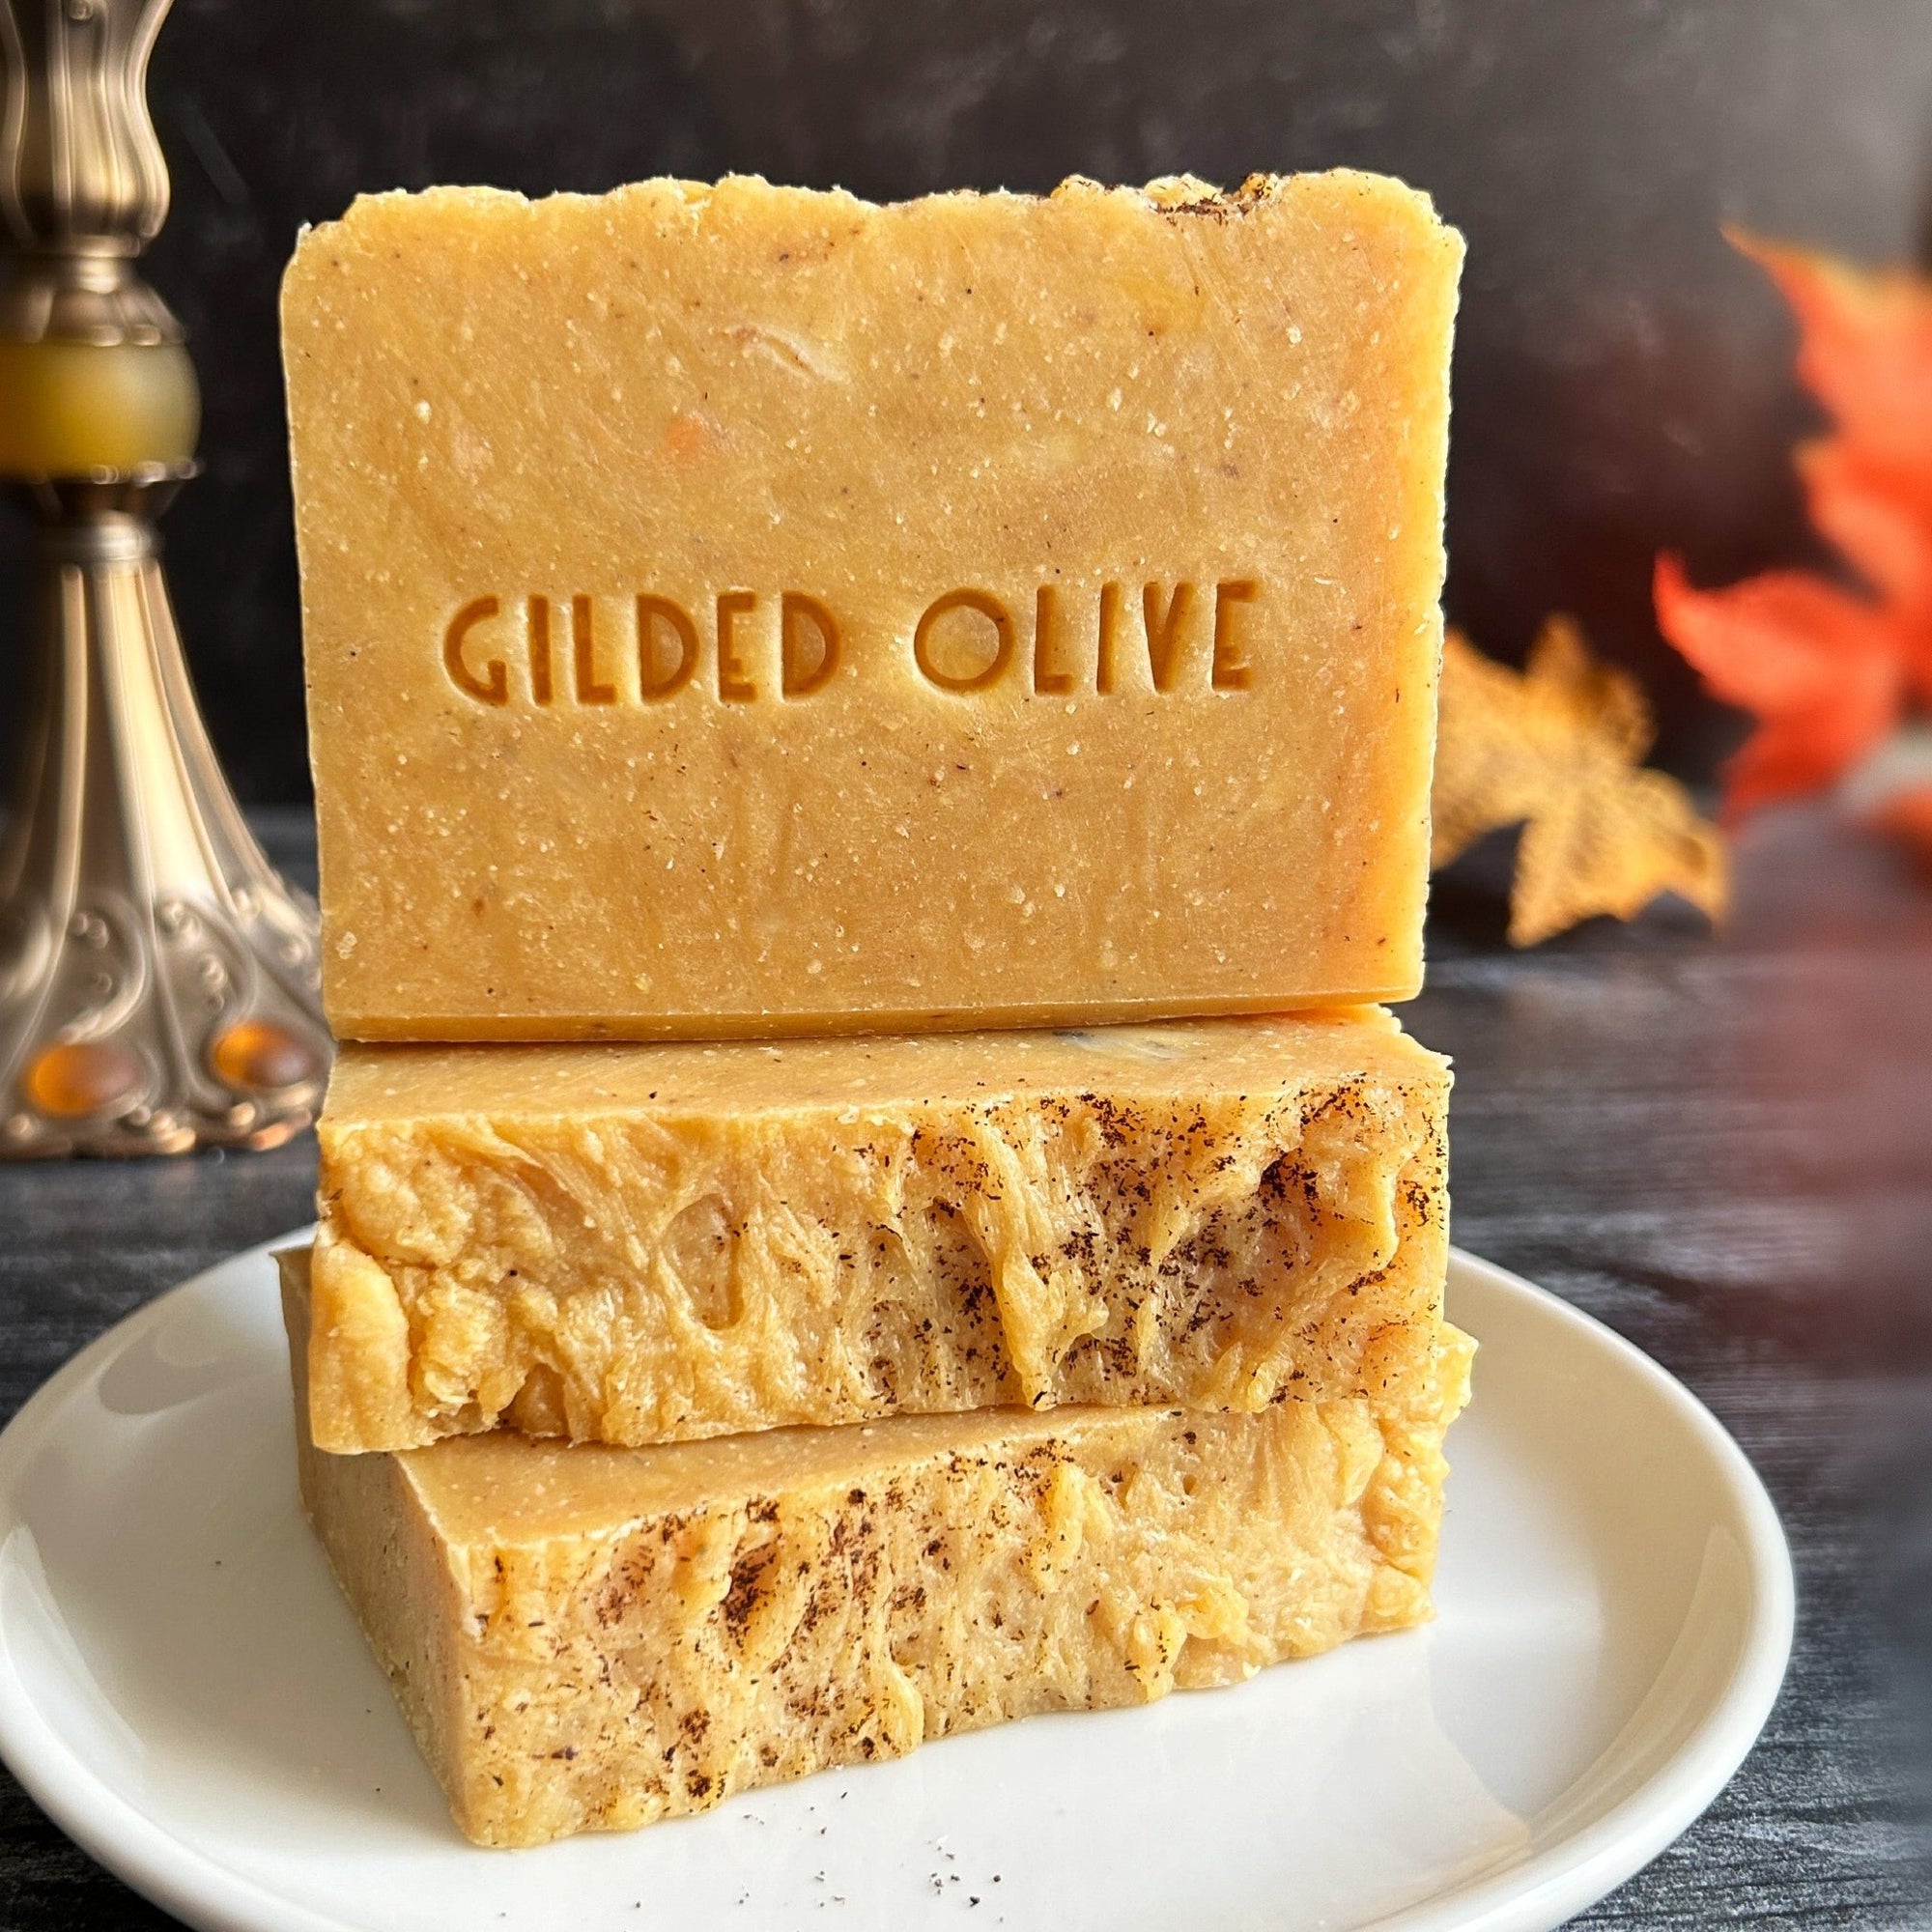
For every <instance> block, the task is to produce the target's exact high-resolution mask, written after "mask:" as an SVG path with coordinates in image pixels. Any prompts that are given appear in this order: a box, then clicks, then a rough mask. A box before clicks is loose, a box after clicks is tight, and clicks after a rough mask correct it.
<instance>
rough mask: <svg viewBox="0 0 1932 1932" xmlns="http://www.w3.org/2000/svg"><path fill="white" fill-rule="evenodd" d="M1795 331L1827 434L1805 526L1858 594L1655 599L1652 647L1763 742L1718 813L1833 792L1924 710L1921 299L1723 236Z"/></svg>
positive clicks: (1930, 510) (1930, 642)
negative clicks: (1911, 713) (1750, 725)
mask: <svg viewBox="0 0 1932 1932" xmlns="http://www.w3.org/2000/svg"><path fill="white" fill-rule="evenodd" d="M1730 240H1731V241H1732V242H1733V243H1734V244H1735V245H1736V246H1737V247H1738V248H1739V249H1740V250H1742V251H1743V252H1744V253H1745V254H1746V255H1747V256H1749V257H1750V259H1751V260H1752V261H1754V262H1756V263H1757V264H1758V265H1759V266H1760V267H1761V268H1763V269H1764V270H1766V271H1767V272H1768V273H1769V274H1770V275H1771V276H1772V278H1773V279H1774V280H1775V281H1776V283H1777V285H1778V288H1779V289H1780V290H1781V291H1782V292H1783V295H1784V297H1785V299H1786V300H1787V301H1788V302H1789V303H1790V305H1791V309H1792V312H1793V314H1794V315H1795V316H1796V317H1797V319H1798V325H1799V331H1800V342H1799V351H1798V374H1799V377H1800V379H1801V380H1802V381H1803V382H1804V384H1805V386H1806V387H1807V388H1808V389H1810V391H1811V392H1812V394H1813V395H1814V396H1816V397H1817V399H1818V401H1819V402H1820V403H1822V404H1823V405H1824V407H1825V410H1826V411H1827V412H1828V413H1829V415H1830V416H1831V418H1832V433H1831V434H1830V435H1828V436H1825V437H1822V438H1820V439H1818V440H1815V441H1813V442H1811V443H1808V444H1807V445H1805V446H1804V448H1802V449H1801V450H1800V451H1799V452H1798V466H1799V471H1800V474H1801V476H1802V477H1803V479H1804V487H1805V497H1806V503H1807V506H1808V508H1809V512H1810V517H1811V522H1812V524H1813V525H1814V526H1815V527H1816V528H1817V530H1818V531H1819V533H1820V534H1821V535H1822V536H1824V537H1825V538H1827V539H1828V540H1829V541H1830V542H1831V543H1832V544H1833V546H1834V547H1835V548H1836V549H1837V550H1838V551H1839V552H1840V554H1842V555H1843V556H1844V558H1845V560H1846V561H1847V563H1849V564H1850V565H1851V566H1852V568H1853V570H1854V571H1855V572H1856V573H1857V575H1858V576H1859V578H1860V579H1861V581H1862V584H1863V586H1865V587H1864V588H1863V589H1850V588H1847V587H1845V586H1843V585H1840V584H1836V583H1833V582H1830V581H1828V580H1827V579H1825V578H1822V577H1818V576H1814V575H1812V574H1810V573H1808V572H1804V571H1773V572H1770V573H1767V574H1766V575H1764V576H1761V577H1754V578H1750V579H1747V581H1746V582H1742V583H1735V584H1731V585H1729V586H1727V587H1725V588H1722V589H1716V590H1696V589H1693V588H1692V587H1691V586H1690V583H1689V582H1688V581H1687V580H1686V578H1685V575H1684V572H1683V569H1682V566H1681V565H1680V564H1679V562H1678V561H1677V559H1676V558H1674V557H1670V556H1664V557H1660V558H1659V559H1658V564H1657V573H1656V579H1655V584H1654V590H1655V596H1656V605H1657V619H1658V624H1659V626H1660V627H1661V629H1662V632H1663V635H1664V636H1665V637H1666V638H1668V639H1669V640H1670V641H1671V643H1673V644H1674V645H1675V646H1676V647H1677V649H1678V650H1679V651H1681V652H1682V653H1683V654H1684V656H1685V657H1686V658H1688V659H1689V660H1690V663H1691V664H1692V665H1694V666H1695V667H1696V668H1697V669H1698V670H1699V671H1700V672H1701V673H1702V674H1703V678H1704V682H1705V684H1706V686H1707V687H1708V688H1709V690H1710V691H1711V692H1712V694H1713V695H1714V696H1718V697H1720V698H1723V699H1724V700H1725V701H1726V702H1728V703H1732V704H1736V705H1739V706H1741V707H1742V708H1743V709H1745V710H1747V711H1749V712H1750V713H1752V714H1753V716H1755V718H1756V719H1757V721H1758V728H1757V729H1756V730H1755V731H1754V732H1753V733H1752V734H1751V736H1750V737H1749V738H1748V739H1747V741H1746V743H1745V745H1744V748H1743V749H1742V750H1741V751H1740V752H1739V753H1738V754H1737V755H1736V756H1735V757H1734V758H1733V759H1732V760H1731V761H1730V763H1729V764H1728V765H1727V766H1726V767H1725V770H1724V811H1725V815H1726V817H1727V818H1731V819H1736V818H1737V817H1739V816H1741V815H1743V814H1744V813H1746V812H1748V811H1751V810H1755V809H1756V808H1757V807H1759V806H1762V805H1768V804H1770V803H1772V802H1773V801H1775V800H1777V799H1782V798H1796V797H1801V796H1803V795H1804V794H1806V793H1809V792H1814V791H1819V790H1822V789H1824V788H1825V787H1826V786H1828V785H1831V784H1833V783H1834V782H1835V781H1837V780H1838V779H1840V778H1842V777H1843V776H1844V774H1845V773H1846V772H1847V771H1849V770H1850V769H1851V768H1852V766H1853V765H1855V764H1856V763H1857V762H1858V761H1859V760H1860V759H1861V758H1862V757H1863V756H1864V755H1865V753H1867V752H1869V751H1870V750H1871V749H1872V748H1873V747H1874V746H1875V745H1876V744H1877V743H1878V742H1879V741H1880V740H1881V739H1882V738H1884V737H1885V736H1886V735H1887V733H1888V732H1889V731H1890V730H1891V729H1892V728H1893V727H1894V726H1895V725H1897V724H1898V722H1899V719H1900V717H1901V716H1902V715H1903V713H1904V710H1905V707H1906V703H1907V700H1908V699H1909V697H1910V696H1911V695H1912V692H1913V690H1914V688H1915V686H1916V687H1917V688H1918V691H1919V692H1920V693H1922V694H1927V695H1932V284H1927V283H1926V282H1924V281H1922V280H1921V279H1920V278H1919V277H1918V276H1916V275H1912V274H1909V273H1906V272H1904V271H1899V270H1893V271H1885V272H1879V273H1867V272H1864V271H1862V270H1858V269H1854V268H1852V267H1850V266H1849V265H1848V264H1846V263H1843V262H1838V261H1834V260H1833V259H1832V258H1831V257H1830V256H1827V255H1820V254H1816V253H1813V252H1812V251H1810V250H1807V249H1803V248H1793V247H1788V246H1785V245H1783V244H1781V243H1777V242H1772V241H1762V240H1760V239H1758V238H1757V237H1754V236H1749V235H1745V234H1741V233H1736V232H1732V233H1731V234H1730Z"/></svg>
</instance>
